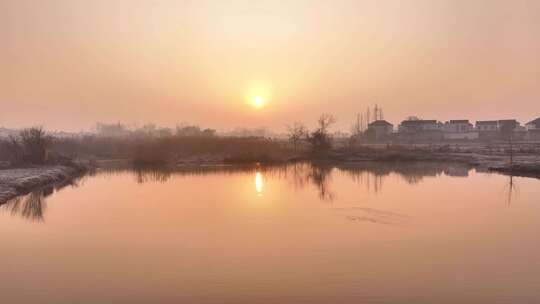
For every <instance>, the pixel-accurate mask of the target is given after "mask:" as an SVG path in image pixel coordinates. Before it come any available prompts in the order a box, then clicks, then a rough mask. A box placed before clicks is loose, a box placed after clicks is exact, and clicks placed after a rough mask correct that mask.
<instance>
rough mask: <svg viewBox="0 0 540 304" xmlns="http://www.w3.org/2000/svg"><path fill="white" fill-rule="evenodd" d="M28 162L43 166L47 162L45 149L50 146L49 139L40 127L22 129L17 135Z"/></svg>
mask: <svg viewBox="0 0 540 304" xmlns="http://www.w3.org/2000/svg"><path fill="white" fill-rule="evenodd" d="M19 136H20V138H21V143H22V146H23V149H24V153H25V157H28V158H29V159H28V161H30V162H33V163H38V164H43V163H44V162H45V161H46V160H47V149H48V148H49V146H50V144H51V141H52V139H51V137H50V136H49V135H47V133H46V132H45V130H43V128H42V127H34V128H29V129H24V130H22V131H21V132H20V134H19Z"/></svg>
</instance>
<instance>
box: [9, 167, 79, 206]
mask: <svg viewBox="0 0 540 304" xmlns="http://www.w3.org/2000/svg"><path fill="white" fill-rule="evenodd" d="M78 173H79V170H78V169H76V168H71V167H65V166H48V167H38V168H24V169H4V170H0V203H3V202H6V201H7V200H9V199H11V198H13V197H15V196H18V195H21V194H24V193H26V192H28V191H30V190H32V189H34V188H38V187H41V186H45V185H48V184H51V183H56V182H61V181H64V180H67V179H70V178H72V177H74V176H75V175H77V174H78Z"/></svg>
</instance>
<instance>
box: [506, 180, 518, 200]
mask: <svg viewBox="0 0 540 304" xmlns="http://www.w3.org/2000/svg"><path fill="white" fill-rule="evenodd" d="M506 191H507V196H506V204H507V205H508V206H510V205H511V204H512V199H513V198H514V195H515V194H516V193H517V185H516V182H515V181H514V176H513V175H510V176H508V183H507V184H506Z"/></svg>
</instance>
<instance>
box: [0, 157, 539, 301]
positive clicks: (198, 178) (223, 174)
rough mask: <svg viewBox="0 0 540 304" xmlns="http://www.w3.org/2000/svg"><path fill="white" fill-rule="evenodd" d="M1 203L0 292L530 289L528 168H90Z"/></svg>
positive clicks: (415, 296)
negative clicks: (523, 174)
mask: <svg viewBox="0 0 540 304" xmlns="http://www.w3.org/2000/svg"><path fill="white" fill-rule="evenodd" d="M60 188H61V187H57V189H52V188H51V189H43V190H41V191H37V192H35V193H32V194H30V195H28V196H25V197H22V198H19V199H16V200H13V201H11V202H9V203H7V204H4V205H2V206H0V229H1V231H2V232H1V233H0V242H1V244H2V246H1V249H0V252H1V256H2V259H1V261H0V296H1V301H0V302H1V303H55V304H56V303H70V304H71V303H250V304H251V303H255V304H256V303H540V238H539V234H540V181H539V180H536V179H529V178H517V177H514V178H512V179H510V177H508V176H502V175H494V174H486V173H479V172H476V171H474V170H468V169H466V168H463V167H459V166H452V165H444V164H425V163H424V164H414V163H413V164H411V163H409V164H401V165H394V166H393V165H388V164H386V165H383V164H369V165H367V164H366V165H365V166H364V167H352V168H351V167H335V166H323V167H319V166H312V165H308V164H304V165H295V166H288V167H274V168H248V169H242V168H206V169H204V168H203V169H199V170H196V171H189V170H180V171H177V172H170V171H169V172H168V171H154V170H142V171H129V170H101V171H99V172H98V173H97V174H95V175H93V176H87V177H85V178H83V179H82V180H79V181H77V183H76V184H75V185H71V186H70V185H68V186H67V187H63V188H62V189H60Z"/></svg>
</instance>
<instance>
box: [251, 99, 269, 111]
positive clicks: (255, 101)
mask: <svg viewBox="0 0 540 304" xmlns="http://www.w3.org/2000/svg"><path fill="white" fill-rule="evenodd" d="M252 103H253V106H254V107H255V108H257V109H260V108H262V107H264V105H265V104H266V101H265V100H264V98H262V97H261V96H255V97H254V98H253V101H252Z"/></svg>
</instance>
